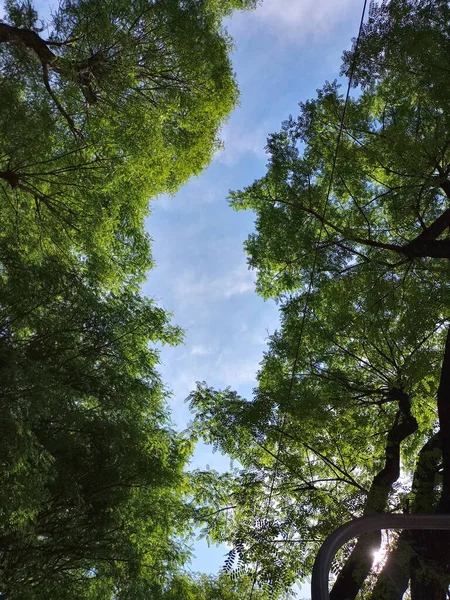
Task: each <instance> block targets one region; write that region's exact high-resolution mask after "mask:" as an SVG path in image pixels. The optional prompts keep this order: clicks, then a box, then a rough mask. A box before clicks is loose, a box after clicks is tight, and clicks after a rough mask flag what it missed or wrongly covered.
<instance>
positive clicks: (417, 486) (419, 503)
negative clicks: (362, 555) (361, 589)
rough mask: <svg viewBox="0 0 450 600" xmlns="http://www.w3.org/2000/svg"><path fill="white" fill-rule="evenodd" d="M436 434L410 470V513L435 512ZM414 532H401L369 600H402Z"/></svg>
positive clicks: (410, 574) (408, 571)
mask: <svg viewBox="0 0 450 600" xmlns="http://www.w3.org/2000/svg"><path fill="white" fill-rule="evenodd" d="M440 447H441V444H440V437H439V434H438V433H436V434H434V435H433V436H432V437H431V438H430V439H429V440H428V441H427V443H426V444H425V445H424V446H423V447H422V449H421V451H420V453H419V458H418V461H417V465H416V469H415V471H414V478H413V483H412V495H413V498H412V503H411V512H413V513H431V512H434V510H435V486H436V474H437V471H438V468H439V464H440V462H441V451H440ZM415 534H416V532H412V531H402V533H401V534H400V536H399V538H398V540H397V544H396V546H395V548H394V549H393V550H392V551H391V552H390V553H389V556H388V558H387V560H386V563H385V565H384V567H383V569H382V570H381V572H380V574H379V575H378V579H377V582H376V584H375V587H374V589H373V592H372V596H371V600H402V598H403V594H404V593H405V592H406V590H407V588H408V582H409V580H410V577H411V576H412V577H413V578H414V573H411V560H412V558H413V554H414V550H413V543H414V536H415Z"/></svg>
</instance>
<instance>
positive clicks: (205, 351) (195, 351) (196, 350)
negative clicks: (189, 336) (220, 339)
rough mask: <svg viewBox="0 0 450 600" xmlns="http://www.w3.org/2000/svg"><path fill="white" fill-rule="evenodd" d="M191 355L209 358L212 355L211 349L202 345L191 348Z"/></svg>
mask: <svg viewBox="0 0 450 600" xmlns="http://www.w3.org/2000/svg"><path fill="white" fill-rule="evenodd" d="M191 354H192V356H208V355H209V354H211V348H207V347H206V346H202V345H200V344H199V345H194V346H192V348H191Z"/></svg>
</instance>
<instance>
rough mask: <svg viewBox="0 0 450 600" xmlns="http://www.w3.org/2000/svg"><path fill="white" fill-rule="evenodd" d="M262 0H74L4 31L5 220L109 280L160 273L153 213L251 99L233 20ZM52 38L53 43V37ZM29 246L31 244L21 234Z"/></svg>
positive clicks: (10, 17)
mask: <svg viewBox="0 0 450 600" xmlns="http://www.w3.org/2000/svg"><path fill="white" fill-rule="evenodd" d="M252 5H253V2H252V0H236V1H234V0H228V1H226V2H220V3H219V2H216V1H215V0H203V1H201V2H199V1H197V0H191V1H188V2H179V0H169V1H167V2H159V1H157V2H148V0H140V1H137V2H129V1H128V0H114V1H112V2H107V3H106V4H105V3H104V2H101V1H100V0H79V1H78V0H77V1H73V0H67V1H65V2H62V3H61V4H60V6H59V8H58V10H57V11H56V12H55V13H54V14H53V15H52V18H51V20H50V22H48V23H44V25H43V27H44V29H43V30H42V28H41V29H39V28H38V25H37V13H36V12H35V11H34V9H33V8H32V5H31V4H30V3H29V2H23V3H20V2H16V1H14V0H10V1H9V2H7V3H6V5H5V8H6V11H7V13H6V19H5V22H3V23H0V72H1V86H0V105H1V106H2V111H1V115H0V126H1V131H2V139H1V141H0V185H1V188H2V190H1V193H2V197H3V200H2V203H1V210H2V221H3V223H4V224H5V226H7V227H8V228H9V229H10V231H8V232H7V235H11V234H12V232H14V235H15V236H16V237H23V236H26V237H27V244H29V247H27V248H24V250H25V251H29V250H30V247H31V249H36V251H38V252H40V253H42V252H47V251H49V252H54V250H55V247H56V248H57V249H58V251H59V252H61V253H62V254H63V255H65V256H73V254H76V255H77V256H79V257H84V258H85V260H86V262H87V264H88V265H89V266H90V267H92V270H93V273H94V274H93V276H94V277H96V278H97V279H98V278H102V279H104V280H105V281H106V283H107V284H108V285H110V286H111V285H112V284H114V283H115V282H117V279H118V280H120V281H123V280H124V279H125V278H127V277H129V276H130V275H134V277H138V278H139V277H140V278H142V273H144V272H145V270H146V269H148V268H149V267H150V266H151V262H149V247H148V237H147V236H146V234H145V233H144V231H143V217H144V215H145V214H146V212H147V205H148V201H149V199H150V197H152V196H155V195H157V194H160V193H163V192H174V191H175V190H176V189H177V188H178V187H179V186H180V185H182V184H183V183H184V182H185V181H186V180H187V179H188V178H189V177H190V176H192V175H196V174H198V173H199V172H200V171H201V169H202V168H203V167H204V166H205V165H206V164H207V163H208V162H209V161H210V159H211V157H212V155H213V153H214V152H215V150H216V149H217V148H218V146H219V145H220V140H219V137H218V131H219V129H220V126H221V124H222V123H223V121H224V119H225V118H226V117H227V115H228V113H229V112H230V110H231V109H232V108H233V106H234V104H235V103H236V100H237V87H236V84H235V81H234V75H233V71H232V67H231V62H230V60H229V57H228V54H229V51H230V48H231V40H230V39H229V37H228V35H227V34H226V31H225V30H224V29H223V27H222V24H221V23H222V18H223V17H224V16H226V15H228V14H230V13H231V11H232V10H233V9H234V8H249V7H251V6H252ZM44 32H45V36H44ZM21 243H22V247H23V245H24V241H23V240H21Z"/></svg>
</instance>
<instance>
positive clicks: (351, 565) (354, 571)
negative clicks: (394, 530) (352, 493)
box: [330, 388, 417, 600]
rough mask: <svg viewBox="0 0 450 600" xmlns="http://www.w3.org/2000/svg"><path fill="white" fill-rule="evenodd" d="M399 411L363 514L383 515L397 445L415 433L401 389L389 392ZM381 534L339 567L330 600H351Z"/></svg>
mask: <svg viewBox="0 0 450 600" xmlns="http://www.w3.org/2000/svg"><path fill="white" fill-rule="evenodd" d="M392 395H393V397H395V398H397V400H398V404H399V409H398V411H397V414H396V416H395V420H394V424H393V425H392V427H391V430H390V431H389V433H388V438H387V443H386V448H385V465H384V467H383V469H381V471H380V472H379V473H377V474H376V475H375V477H374V479H373V481H372V485H371V486H370V489H369V493H368V495H367V499H366V504H365V507H364V512H363V514H364V515H370V514H373V513H377V512H383V511H384V510H385V508H386V503H387V500H388V497H389V493H390V492H391V490H392V485H393V484H394V483H395V482H396V481H397V479H398V477H399V475H400V444H401V442H402V441H403V440H404V439H406V438H407V437H408V436H410V435H412V434H413V433H414V432H415V431H416V430H417V422H416V420H415V418H414V417H413V416H412V415H411V403H410V399H409V397H408V396H407V394H405V392H404V391H403V390H401V389H397V388H396V389H393V390H392ZM380 542H381V532H374V533H368V534H364V535H362V536H360V538H359V540H358V541H357V543H356V546H355V547H354V549H353V551H352V553H351V555H350V556H349V558H348V559H347V561H346V563H345V564H344V566H343V567H342V569H341V571H340V573H339V575H338V578H337V579H336V582H335V584H334V586H333V588H332V590H331V592H330V600H354V598H355V597H356V595H357V594H358V592H359V590H360V588H361V586H362V584H363V583H364V580H365V579H366V577H367V575H368V574H369V572H370V569H371V568H372V564H373V552H374V551H376V550H378V549H379V547H380Z"/></svg>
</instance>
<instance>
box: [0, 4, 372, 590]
mask: <svg viewBox="0 0 450 600" xmlns="http://www.w3.org/2000/svg"><path fill="white" fill-rule="evenodd" d="M1 4H2V3H1V2H0V12H1ZM52 4H53V5H54V6H56V5H57V2H56V1H55V2H53V3H52V2H48V1H46V0H38V1H37V2H35V7H36V8H37V9H38V13H39V14H40V15H42V16H45V15H46V14H48V12H49V7H51V6H52ZM362 5H363V0H263V2H262V3H261V5H260V6H259V7H258V8H257V9H256V10H254V11H250V12H238V13H235V14H234V16H233V17H232V18H231V19H230V20H229V21H228V22H227V28H228V31H229V33H230V34H231V36H232V37H233V38H234V40H235V44H236V49H235V51H234V53H233V56H232V59H233V64H234V69H235V72H236V78H237V81H238V85H239V88H240V90H241V96H240V105H239V106H238V107H237V108H236V109H235V110H234V112H233V113H232V115H231V116H230V118H229V120H228V122H227V123H226V124H225V126H224V127H223V130H222V139H223V141H224V143H225V148H224V150H223V151H221V152H220V153H218V154H217V155H216V157H215V159H214V161H213V162H212V164H211V165H210V166H209V168H208V169H206V170H205V172H204V173H203V174H202V175H201V176H199V177H197V178H195V179H192V180H191V181H190V182H189V183H188V184H187V185H186V186H185V187H183V189H181V190H180V192H179V193H177V194H176V195H175V196H173V197H169V196H162V197H160V198H158V199H156V200H153V201H152V214H151V216H150V217H149V218H148V219H147V221H146V227H147V229H148V231H149V233H150V235H151V237H152V238H153V245H152V248H153V257H154V260H155V263H156V267H155V269H153V270H152V271H150V272H149V274H148V279H147V282H146V283H145V285H144V287H143V292H144V293H145V294H146V295H147V296H150V297H152V298H155V299H157V300H158V303H159V305H160V306H162V307H164V308H165V309H167V310H169V311H171V312H173V313H174V317H173V321H174V323H176V324H177V325H180V326H181V327H182V328H183V329H184V330H185V341H184V345H182V346H178V347H176V348H163V349H162V351H161V361H162V364H161V368H160V372H161V374H162V377H163V379H164V381H165V382H166V385H167V387H168V388H169V389H170V390H171V392H172V397H171V401H170V403H171V406H172V411H173V419H174V421H175V423H176V425H177V426H178V427H179V428H180V429H185V428H186V427H187V425H188V423H189V421H190V419H191V418H192V415H190V413H189V409H188V406H187V404H186V403H185V399H186V397H187V396H188V394H189V393H190V392H191V391H192V390H194V389H195V382H196V381H206V382H207V383H208V384H209V385H212V386H213V387H216V388H224V387H227V386H230V387H231V388H232V389H234V390H236V391H237V392H238V393H239V394H241V395H243V396H245V397H251V394H252V389H253V387H254V386H255V384H256V381H255V375H256V372H257V370H258V365H259V363H260V361H261V360H262V357H263V352H264V349H265V347H266V339H267V337H268V335H269V334H271V333H273V332H274V330H275V329H276V328H277V325H278V314H277V307H276V305H275V303H274V302H272V301H267V302H264V301H263V300H262V299H261V298H260V297H258V296H257V295H256V293H255V291H254V280H255V274H254V273H253V272H252V271H249V270H248V268H247V264H246V255H245V253H244V250H243V242H244V240H245V239H246V238H247V237H248V235H249V234H250V233H251V232H252V231H253V228H254V225H253V221H254V216H253V214H252V213H251V212H238V213H237V212H234V211H233V210H232V209H231V208H230V207H229V206H228V202H227V196H228V193H229V190H237V189H242V188H243V187H245V186H247V185H249V184H251V183H252V182H253V181H254V180H255V179H257V178H258V177H261V176H262V175H263V174H264V172H265V164H266V162H267V158H266V155H265V151H264V147H265V144H266V138H267V136H268V135H269V134H270V133H273V132H277V131H279V129H280V125H281V122H282V121H283V120H285V119H286V118H288V116H289V115H291V114H292V115H293V116H295V115H296V114H298V103H299V102H301V101H305V100H307V99H308V98H312V97H314V96H315V91H316V89H317V88H319V87H322V86H323V84H324V83H325V81H326V80H329V81H332V80H333V79H336V78H338V77H339V68H340V63H341V56H342V51H343V50H344V49H348V48H350V47H351V39H352V38H353V37H355V36H356V35H357V32H358V27H359V21H360V18H361V11H362ZM207 465H208V466H209V467H210V468H214V469H218V470H220V471H223V470H226V469H227V467H228V465H229V461H228V460H227V459H226V457H224V456H222V455H221V454H220V453H213V452H212V449H211V448H210V447H207V446H205V445H199V447H198V448H197V450H196V453H195V456H194V459H193V461H192V463H191V467H192V468H197V467H201V468H205V467H206V466H207ZM226 551H227V549H226V547H220V548H208V547H207V546H206V543H205V542H199V543H197V544H196V546H195V553H196V558H195V559H194V560H193V562H192V565H191V568H192V570H193V571H202V572H206V573H217V572H218V571H219V570H220V569H221V568H222V566H223V562H224V554H225V552H226ZM305 595H309V588H308V586H304V587H303V589H302V591H301V592H300V597H301V596H305Z"/></svg>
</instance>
